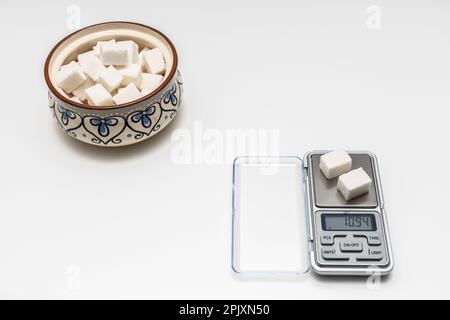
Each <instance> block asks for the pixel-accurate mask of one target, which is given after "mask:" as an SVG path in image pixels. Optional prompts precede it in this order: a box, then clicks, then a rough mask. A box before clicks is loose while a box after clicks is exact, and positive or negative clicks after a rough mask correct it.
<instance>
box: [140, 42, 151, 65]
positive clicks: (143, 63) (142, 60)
mask: <svg viewBox="0 0 450 320" xmlns="http://www.w3.org/2000/svg"><path fill="white" fill-rule="evenodd" d="M147 51H150V49H149V48H147V47H145V48H144V49H142V50H141V52H139V54H138V64H139V65H140V66H141V69H142V70H144V69H145V62H144V53H146V52H147Z"/></svg>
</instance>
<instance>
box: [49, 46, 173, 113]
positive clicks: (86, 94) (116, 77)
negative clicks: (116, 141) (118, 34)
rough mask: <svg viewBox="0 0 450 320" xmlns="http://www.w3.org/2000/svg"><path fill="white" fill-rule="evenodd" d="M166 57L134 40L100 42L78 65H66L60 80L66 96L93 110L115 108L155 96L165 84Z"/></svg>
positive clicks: (59, 76)
mask: <svg viewBox="0 0 450 320" xmlns="http://www.w3.org/2000/svg"><path fill="white" fill-rule="evenodd" d="M165 72H166V62H165V60H164V55H163V53H162V52H161V50H160V49H159V48H148V47H143V48H142V50H141V51H140V52H139V46H138V44H137V43H135V42H134V41H132V40H123V41H116V40H115V39H110V40H104V41H99V42H97V44H96V45H95V46H94V47H93V48H92V50H91V51H87V52H83V53H80V54H79V55H78V56H77V61H70V62H69V63H67V64H66V65H63V66H62V67H61V68H60V70H59V72H58V73H57V76H56V82H57V85H58V87H59V88H60V89H61V90H62V91H63V92H62V93H63V94H64V96H67V97H69V98H70V99H72V101H74V102H77V103H85V104H86V103H87V104H88V105H92V106H105V107H108V106H114V105H120V104H125V103H128V102H131V101H134V100H138V99H140V98H142V97H144V96H146V95H149V94H151V93H152V92H153V91H154V90H155V89H156V88H157V87H158V86H159V85H160V84H161V83H162V81H163V79H164V75H165Z"/></svg>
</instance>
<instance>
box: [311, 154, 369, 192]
mask: <svg viewBox="0 0 450 320" xmlns="http://www.w3.org/2000/svg"><path fill="white" fill-rule="evenodd" d="M319 167H320V170H321V171H322V173H323V174H324V175H325V177H326V178H327V179H329V180H330V179H335V178H337V177H339V178H338V183H337V188H338V190H339V191H340V192H341V194H342V196H343V197H344V198H345V200H347V201H348V200H351V199H354V198H356V197H359V196H361V195H363V194H366V193H368V192H369V190H370V185H371V184H372V179H371V178H370V177H369V175H368V174H367V173H366V172H365V171H364V169H363V168H358V169H354V170H352V158H351V157H350V156H349V154H348V153H347V152H345V151H344V150H336V151H332V152H329V153H326V154H324V155H322V156H321V157H320V165H319Z"/></svg>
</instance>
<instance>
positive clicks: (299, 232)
mask: <svg viewBox="0 0 450 320" xmlns="http://www.w3.org/2000/svg"><path fill="white" fill-rule="evenodd" d="M327 152H329V151H312V152H309V153H307V154H306V155H305V156H304V158H303V160H302V159H300V158H298V157H241V158H237V159H236V160H235V161H234V164H233V228H232V229H233V230H232V233H233V234H232V268H233V271H234V272H236V273H237V274H240V275H260V276H264V275H302V274H306V273H308V272H309V270H310V269H313V270H314V271H315V272H316V273H318V274H321V275H366V276H367V275H371V274H379V275H385V274H387V273H389V272H390V271H391V270H392V268H393V258H392V249H391V244H390V240H389V231H388V227H387V218H386V212H385V208H384V200H383V194H382V189H381V181H380V173H379V169H378V163H377V159H376V157H375V155H374V154H372V153H370V152H367V151H353V152H348V153H349V155H350V157H351V158H352V170H353V169H356V168H360V167H362V168H363V169H364V171H366V173H367V174H368V175H369V176H370V178H371V179H372V185H371V187H370V191H369V193H367V194H365V195H362V196H360V197H357V198H354V199H352V200H349V201H347V200H345V198H344V197H343V196H342V195H341V194H340V193H339V191H338V190H337V180H338V179H337V178H336V179H332V180H327V179H326V178H325V176H324V175H323V174H322V172H321V170H320V168H319V162H320V156H321V155H322V154H324V153H327Z"/></svg>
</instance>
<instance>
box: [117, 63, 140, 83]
mask: <svg viewBox="0 0 450 320" xmlns="http://www.w3.org/2000/svg"><path fill="white" fill-rule="evenodd" d="M117 71H119V72H120V73H121V74H122V76H123V81H122V85H124V86H127V85H129V84H130V83H134V84H135V85H136V86H139V85H140V84H141V79H142V69H141V67H140V66H139V64H137V63H134V64H130V65H128V66H126V67H119V68H117Z"/></svg>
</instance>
